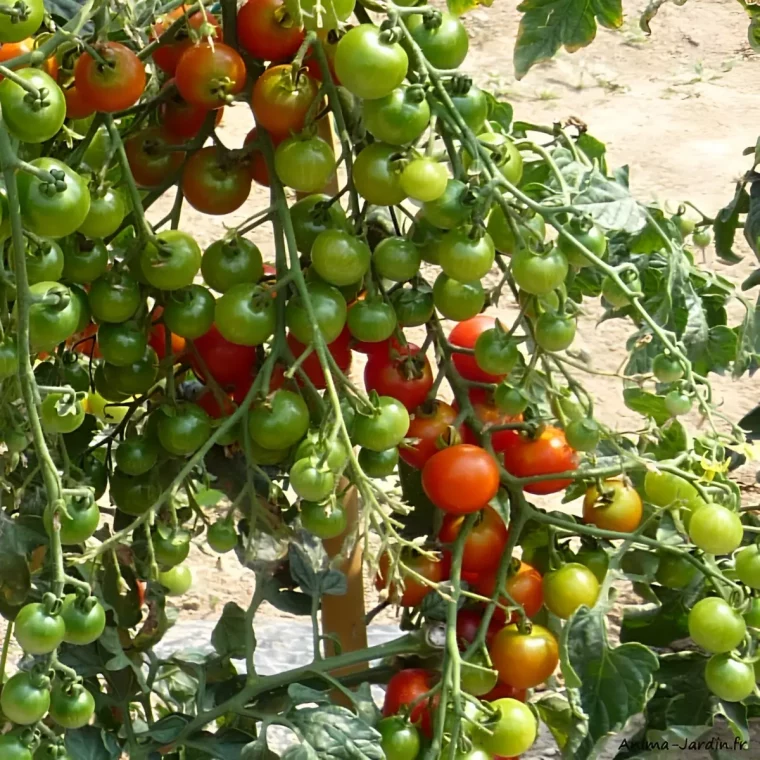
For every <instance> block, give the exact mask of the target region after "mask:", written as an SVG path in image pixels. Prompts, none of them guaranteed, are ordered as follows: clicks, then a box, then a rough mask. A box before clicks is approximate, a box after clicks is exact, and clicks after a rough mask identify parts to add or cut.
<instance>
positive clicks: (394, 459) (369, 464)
mask: <svg viewBox="0 0 760 760" xmlns="http://www.w3.org/2000/svg"><path fill="white" fill-rule="evenodd" d="M398 459H399V453H398V448H396V447H394V448H392V449H385V450H384V451H372V450H371V449H361V450H360V451H359V466H360V467H361V468H362V470H364V474H365V475H367V476H369V477H370V478H387V477H388V476H389V475H392V474H393V472H394V470H395V469H396V466H397V465H398Z"/></svg>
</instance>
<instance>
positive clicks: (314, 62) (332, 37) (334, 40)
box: [303, 29, 340, 84]
mask: <svg viewBox="0 0 760 760" xmlns="http://www.w3.org/2000/svg"><path fill="white" fill-rule="evenodd" d="M317 37H319V39H320V40H322V48H323V49H324V51H325V55H326V56H327V68H329V69H330V76H331V77H332V80H333V82H335V84H340V79H338V75H337V74H336V73H335V50H336V48H337V47H338V42H339V41H340V37H338V34H337V32H335V30H330V31H328V30H326V29H318V30H317ZM303 65H304V66H306V68H307V69H308V70H309V74H311V76H313V77H314V79H317V80H319V81H320V82H321V81H323V79H322V67H321V66H320V65H319V59H318V58H317V54H316V53H315V52H314V48H313V47H310V48H309V50H308V52H307V53H306V56H305V57H304V59H303Z"/></svg>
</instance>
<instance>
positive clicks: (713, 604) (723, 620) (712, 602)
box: [689, 596, 747, 654]
mask: <svg viewBox="0 0 760 760" xmlns="http://www.w3.org/2000/svg"><path fill="white" fill-rule="evenodd" d="M746 632H747V624H746V623H745V621H744V618H743V617H742V616H741V615H740V614H739V612H737V611H736V610H735V609H734V608H733V607H732V606H731V605H730V604H729V603H728V602H726V601H725V600H724V599H721V598H720V597H716V596H708V597H706V598H704V599H700V600H699V601H698V602H697V603H696V604H695V605H694V606H693V607H692V608H691V610H690V611H689V636H691V638H692V639H693V640H694V643H695V644H697V645H698V646H700V647H702V649H706V650H707V651H708V652H714V653H716V654H720V653H722V652H730V651H731V650H732V649H736V647H738V646H739V644H740V643H741V642H742V640H743V639H744V635H745V634H746Z"/></svg>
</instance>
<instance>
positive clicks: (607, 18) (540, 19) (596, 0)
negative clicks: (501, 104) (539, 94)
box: [514, 0, 623, 79]
mask: <svg viewBox="0 0 760 760" xmlns="http://www.w3.org/2000/svg"><path fill="white" fill-rule="evenodd" d="M517 10H519V11H521V12H522V13H523V14H524V15H523V17H522V19H521V21H520V28H519V30H518V32H517V42H516V44H515V50H514V66H515V76H516V77H517V79H522V77H524V76H525V74H527V73H528V71H529V70H530V68H531V67H532V66H534V65H535V64H537V63H539V62H541V61H546V60H549V59H550V58H552V57H553V56H554V55H555V54H556V53H557V51H558V50H559V49H560V48H561V47H564V48H565V50H567V51H568V52H570V53H572V52H575V51H576V50H579V49H580V48H582V47H586V45H588V44H590V43H591V42H592V41H593V40H594V38H595V37H596V30H597V22H598V23H599V24H601V25H602V26H605V27H607V28H610V29H617V28H618V27H620V26H621V25H622V23H623V8H622V4H621V2H620V0H592V2H590V3H589V2H587V0H524V2H522V3H520V5H518V6H517Z"/></svg>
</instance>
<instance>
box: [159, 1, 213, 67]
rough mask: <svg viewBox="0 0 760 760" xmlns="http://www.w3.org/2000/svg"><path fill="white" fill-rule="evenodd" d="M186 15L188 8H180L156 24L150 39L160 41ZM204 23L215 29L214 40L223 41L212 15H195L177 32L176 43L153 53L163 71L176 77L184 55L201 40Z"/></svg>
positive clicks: (187, 19)
mask: <svg viewBox="0 0 760 760" xmlns="http://www.w3.org/2000/svg"><path fill="white" fill-rule="evenodd" d="M185 15H186V8H185V7H184V6H180V7H179V8H175V9H174V10H173V11H170V12H169V13H167V14H166V16H164V18H163V19H161V20H160V21H158V22H156V23H155V24H154V25H153V29H152V31H151V35H150V38H151V40H155V39H158V38H159V37H160V36H161V35H162V34H163V33H164V32H165V31H166V30H167V29H168V28H169V27H170V26H171V25H172V24H173V23H174V22H175V21H176V20H177V19H178V18H180V17H182V16H185ZM204 21H208V23H209V24H211V26H212V27H213V29H214V33H213V35H212V38H213V39H214V40H215V41H216V40H219V41H221V39H222V34H221V32H222V30H221V27H220V25H219V22H218V21H217V20H216V18H215V17H214V16H212V15H211V14H210V13H206V15H205V18H204V15H203V14H202V13H201V12H200V11H198V12H197V13H193V15H192V16H190V18H186V19H185V22H184V24H183V25H182V26H181V27H180V29H179V30H178V31H177V34H176V35H175V37H174V41H173V42H170V43H167V44H166V45H161V46H160V47H158V48H156V49H155V50H154V51H153V61H154V62H155V64H156V66H158V67H159V68H160V69H161V70H162V71H164V72H166V73H167V74H168V75H169V76H174V72H175V71H176V69H177V64H178V63H179V59H180V58H182V54H183V53H184V52H185V51H186V50H187V49H188V48H190V47H192V46H193V44H194V43H195V42H197V41H199V39H200V32H201V26H202V25H203V23H204Z"/></svg>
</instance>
